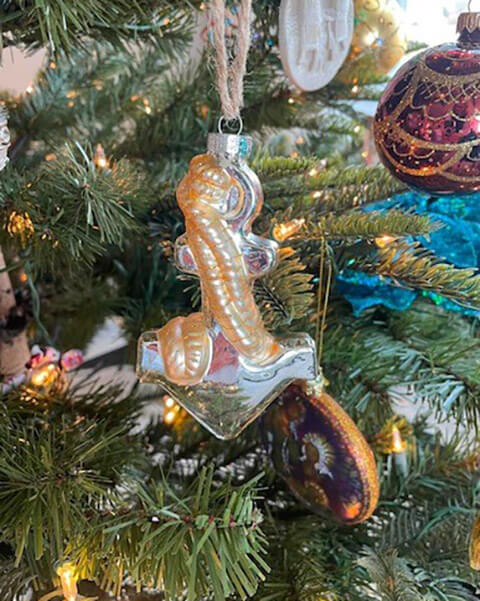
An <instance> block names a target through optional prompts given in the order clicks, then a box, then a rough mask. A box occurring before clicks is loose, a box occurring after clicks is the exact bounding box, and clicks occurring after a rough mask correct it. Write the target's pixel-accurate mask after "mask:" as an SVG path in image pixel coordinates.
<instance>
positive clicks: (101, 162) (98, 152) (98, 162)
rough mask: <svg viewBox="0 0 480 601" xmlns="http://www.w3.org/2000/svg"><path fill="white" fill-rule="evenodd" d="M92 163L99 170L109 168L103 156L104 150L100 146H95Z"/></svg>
mask: <svg viewBox="0 0 480 601" xmlns="http://www.w3.org/2000/svg"><path fill="white" fill-rule="evenodd" d="M93 162H94V164H95V166H96V167H98V168H99V169H108V167H109V164H108V160H107V157H106V156H105V150H104V149H103V146H102V145H101V144H97V146H96V148H95V155H94V157H93Z"/></svg>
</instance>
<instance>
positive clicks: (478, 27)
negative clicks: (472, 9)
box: [457, 13, 480, 44]
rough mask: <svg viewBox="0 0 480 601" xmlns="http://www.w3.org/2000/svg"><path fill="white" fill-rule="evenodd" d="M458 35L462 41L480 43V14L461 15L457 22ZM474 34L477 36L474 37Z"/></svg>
mask: <svg viewBox="0 0 480 601" xmlns="http://www.w3.org/2000/svg"><path fill="white" fill-rule="evenodd" d="M457 33H458V34H460V38H459V39H460V41H462V42H468V43H475V44H479V43H480V13H461V14H460V15H459V17H458V20H457ZM472 34H476V35H475V36H474V37H472Z"/></svg>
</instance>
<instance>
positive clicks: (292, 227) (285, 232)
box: [273, 217, 305, 242]
mask: <svg viewBox="0 0 480 601" xmlns="http://www.w3.org/2000/svg"><path fill="white" fill-rule="evenodd" d="M304 225H305V219H304V218H303V217H302V218H301V219H292V220H291V221H286V222H284V223H277V225H276V226H275V227H274V228H273V237H274V238H275V240H277V242H285V240H288V239H289V238H291V237H292V236H294V235H295V234H297V233H298V232H299V231H300V230H301V229H302V227H303V226H304Z"/></svg>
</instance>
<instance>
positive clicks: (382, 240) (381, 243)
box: [375, 234, 396, 248]
mask: <svg viewBox="0 0 480 601" xmlns="http://www.w3.org/2000/svg"><path fill="white" fill-rule="evenodd" d="M395 240H396V238H395V236H390V235H389V234H385V235H383V236H378V237H377V238H375V244H376V245H377V246H378V248H387V246H390V244H392V242H395Z"/></svg>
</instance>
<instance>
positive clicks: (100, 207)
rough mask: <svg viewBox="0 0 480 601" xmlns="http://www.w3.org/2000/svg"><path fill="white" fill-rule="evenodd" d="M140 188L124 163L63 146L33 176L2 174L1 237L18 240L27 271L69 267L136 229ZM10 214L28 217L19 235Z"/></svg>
mask: <svg viewBox="0 0 480 601" xmlns="http://www.w3.org/2000/svg"><path fill="white" fill-rule="evenodd" d="M141 190H142V186H141V180H140V178H139V176H138V174H137V173H136V172H135V170H134V169H133V168H132V166H131V165H130V164H129V163H128V162H126V161H119V162H118V163H115V164H114V165H113V166H112V167H111V168H110V169H103V168H98V167H96V165H95V163H94V160H93V158H92V157H91V156H89V155H88V154H87V152H86V151H85V150H84V149H83V148H82V147H81V146H79V145H77V146H75V147H67V148H65V152H64V153H63V154H62V155H61V156H60V157H59V158H58V159H57V160H56V161H54V162H53V163H47V164H45V165H44V166H42V168H41V169H40V170H39V172H38V174H37V175H36V177H35V179H34V180H33V181H31V180H29V179H27V178H26V177H21V176H20V177H19V175H18V174H15V173H12V174H11V178H8V177H7V178H3V177H2V180H1V181H0V207H1V208H3V211H2V212H1V213H0V219H1V225H2V226H3V228H2V229H3V232H1V234H0V239H1V238H3V240H6V241H8V242H10V243H11V242H12V241H13V242H15V243H16V244H17V245H18V247H19V249H21V250H20V255H21V258H22V259H23V261H24V262H26V263H28V265H29V271H32V270H35V271H36V272H42V271H47V270H48V271H52V272H53V271H55V270H59V271H62V270H63V271H66V272H68V271H72V270H73V268H74V267H75V266H76V265H79V264H80V265H81V264H91V263H92V262H93V260H94V258H95V257H97V256H98V255H100V254H102V253H103V252H104V251H105V249H106V248H107V246H109V245H112V244H115V245H121V244H122V243H123V241H124V239H125V236H126V234H127V232H131V231H136V229H137V227H138V225H137V223H136V222H135V219H134V213H133V212H134V210H135V209H138V208H139V207H141V203H142V202H143V200H141ZM14 208H15V209H14ZM13 210H14V213H13ZM14 214H15V215H16V214H20V215H28V218H29V220H30V225H29V227H28V228H25V227H23V228H22V230H21V231H20V232H19V234H18V235H17V233H16V230H15V229H13V228H12V226H11V225H10V224H11V223H12V221H11V220H12V215H14ZM12 238H13V240H12Z"/></svg>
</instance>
